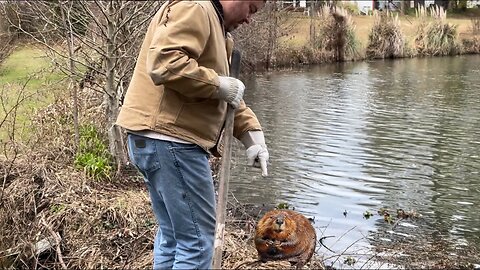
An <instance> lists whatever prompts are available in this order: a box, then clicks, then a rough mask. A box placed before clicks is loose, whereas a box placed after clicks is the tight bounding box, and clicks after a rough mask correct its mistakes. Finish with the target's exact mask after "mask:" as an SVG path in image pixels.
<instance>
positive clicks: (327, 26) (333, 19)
mask: <svg viewBox="0 0 480 270" xmlns="http://www.w3.org/2000/svg"><path fill="white" fill-rule="evenodd" d="M320 16H321V19H320V27H319V28H318V29H319V30H318V34H317V33H314V35H315V38H314V39H313V43H315V44H313V46H314V47H315V48H318V49H322V50H326V51H331V52H333V53H334V54H335V58H336V60H337V61H344V60H346V58H349V57H352V58H353V57H355V56H356V55H357V53H358V47H359V43H358V41H357V39H356V36H355V25H354V22H353V19H352V15H350V14H349V13H348V11H347V10H346V9H344V8H341V7H330V6H328V5H325V6H323V7H322V8H321V11H320Z"/></svg>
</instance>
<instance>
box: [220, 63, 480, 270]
mask: <svg viewBox="0 0 480 270" xmlns="http://www.w3.org/2000/svg"><path fill="white" fill-rule="evenodd" d="M242 79H243V80H244V81H245V84H246V86H247V89H246V94H245V101H246V102H247V104H248V105H249V106H250V107H251V108H252V109H253V110H254V112H255V113H256V115H257V116H258V118H259V119H260V121H261V123H262V125H263V127H264V129H265V135H266V141H267V145H268V147H269V152H270V156H271V157H270V165H269V174H270V175H269V176H268V177H266V178H262V177H261V176H260V173H259V171H257V170H254V169H251V168H248V167H246V166H244V164H245V156H244V151H243V148H242V147H241V146H240V144H239V143H236V144H235V147H236V150H235V152H234V163H233V168H232V177H231V180H230V181H231V184H230V191H231V192H232V193H233V195H234V196H235V198H236V199H237V200H238V201H240V202H242V203H253V204H267V205H277V204H279V203H288V204H289V205H291V206H292V207H295V210H297V211H300V212H302V213H303V214H305V215H306V216H308V217H314V218H315V225H314V226H315V227H316V229H317V233H318V236H319V237H322V236H328V238H325V239H324V241H323V243H324V244H325V245H326V246H327V247H328V248H329V249H331V251H329V250H327V249H325V248H324V247H321V248H320V250H319V252H320V253H321V254H323V256H326V257H328V254H330V255H332V258H335V256H333V255H335V254H339V253H344V254H349V253H352V254H360V253H365V254H367V253H369V252H368V250H371V249H372V247H373V246H375V245H378V243H381V242H386V243H388V242H389V241H392V239H393V238H395V239H396V240H395V241H400V242H402V241H410V242H412V243H414V242H415V241H423V242H425V241H426V242H436V241H445V242H442V243H448V245H451V246H453V247H455V248H456V249H462V247H467V246H469V247H476V248H478V249H480V212H479V205H480V173H479V172H480V56H460V57H445V58H423V59H403V60H385V61H371V62H357V63H338V64H325V65H321V66H316V67H309V68H304V69H302V70H289V71H279V72H271V73H267V74H261V75H244V76H243V77H242ZM382 208H388V209H390V210H391V211H392V215H393V217H396V210H397V209H403V210H405V211H414V212H416V213H418V214H421V217H420V218H418V219H404V220H400V221H399V222H397V223H388V222H385V220H384V216H383V215H380V214H379V213H377V211H379V210H380V209H382ZM366 211H369V212H370V213H372V214H374V215H373V216H372V217H370V218H369V219H367V218H365V217H364V214H365V213H366ZM335 260H338V259H337V258H335ZM342 261H343V259H342ZM359 266H361V265H358V264H357V265H356V267H359Z"/></svg>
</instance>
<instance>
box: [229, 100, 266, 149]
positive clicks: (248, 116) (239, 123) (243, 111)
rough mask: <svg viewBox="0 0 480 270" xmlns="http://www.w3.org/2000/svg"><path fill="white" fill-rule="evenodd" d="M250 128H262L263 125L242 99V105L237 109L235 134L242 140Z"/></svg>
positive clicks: (234, 123)
mask: <svg viewBox="0 0 480 270" xmlns="http://www.w3.org/2000/svg"><path fill="white" fill-rule="evenodd" d="M250 130H262V126H261V125H260V122H259V121H258V119H257V116H256V115H255V113H254V112H253V111H252V109H250V108H249V107H247V106H246V105H245V101H243V100H242V101H241V103H240V107H239V108H238V109H236V110H235V118H234V121H233V136H234V137H235V138H237V139H239V140H240V138H241V137H242V136H243V134H245V132H247V131H250Z"/></svg>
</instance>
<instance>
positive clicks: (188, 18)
mask: <svg viewBox="0 0 480 270" xmlns="http://www.w3.org/2000/svg"><path fill="white" fill-rule="evenodd" d="M232 47H233V40H232V39H231V36H230V34H227V36H225V34H224V29H223V26H222V25H221V23H220V20H219V18H218V16H217V13H216V12H215V9H214V6H213V4H212V3H211V2H210V1H173V2H169V3H166V4H164V5H163V6H162V8H161V9H160V10H159V11H158V12H157V14H156V15H155V16H154V18H153V20H152V22H151V23H150V25H149V27H148V31H147V33H146V36H145V40H144V42H143V44H142V48H141V50H140V54H139V56H138V59H137V63H136V66H135V70H134V73H133V77H132V80H131V82H130V85H129V87H128V90H127V93H126V95H125V99H124V104H123V106H122V108H121V109H120V113H119V115H118V118H117V122H116V124H117V125H119V126H121V127H123V128H125V129H127V130H132V131H141V130H151V131H155V132H158V133H161V134H165V135H169V136H173V137H176V138H180V139H183V140H186V141H189V142H192V143H195V144H198V145H199V146H201V147H202V148H204V149H205V150H207V151H209V150H210V149H212V148H213V147H214V146H215V144H216V142H217V141H218V137H219V136H220V133H221V129H222V127H223V123H224V121H225V117H226V110H227V103H226V102H224V101H222V100H218V99H212V98H211V96H212V94H213V93H214V92H216V91H217V89H218V86H219V79H218V76H219V75H221V76H228V75H229V62H228V59H229V58H230V55H231V50H232ZM249 130H261V126H260V123H259V122H258V120H257V118H256V116H255V114H254V113H253V111H252V110H251V109H250V108H248V107H246V105H245V103H244V102H243V101H242V104H241V106H240V108H238V109H237V110H236V114H235V121H234V136H235V137H236V138H240V137H241V136H242V134H244V133H245V132H247V131H249Z"/></svg>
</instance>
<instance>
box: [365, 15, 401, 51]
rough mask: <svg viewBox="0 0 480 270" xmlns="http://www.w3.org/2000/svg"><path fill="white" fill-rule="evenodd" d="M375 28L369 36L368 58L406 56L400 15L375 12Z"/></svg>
mask: <svg viewBox="0 0 480 270" xmlns="http://www.w3.org/2000/svg"><path fill="white" fill-rule="evenodd" d="M374 16H375V21H374V24H373V28H372V30H371V31H370V34H369V35H368V45H367V49H366V56H367V57H368V58H396V57H403V56H404V49H405V37H404V35H403V33H402V30H401V28H400V21H399V19H398V15H392V14H391V13H388V12H387V13H379V12H375V13H374Z"/></svg>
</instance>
